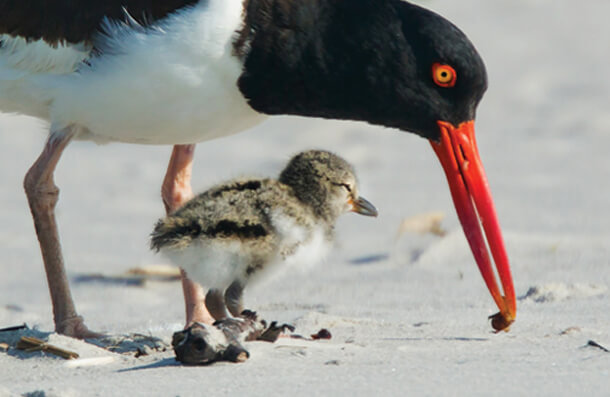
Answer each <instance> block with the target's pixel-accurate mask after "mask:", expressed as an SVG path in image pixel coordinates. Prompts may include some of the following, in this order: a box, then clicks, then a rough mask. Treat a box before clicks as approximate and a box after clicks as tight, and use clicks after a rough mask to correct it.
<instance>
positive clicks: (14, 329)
mask: <svg viewBox="0 0 610 397" xmlns="http://www.w3.org/2000/svg"><path fill="white" fill-rule="evenodd" d="M20 329H28V325H27V324H26V323H23V324H22V325H15V326H12V327H6V328H2V329H0V332H11V331H19V330H20Z"/></svg>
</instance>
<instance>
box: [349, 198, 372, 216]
mask: <svg viewBox="0 0 610 397" xmlns="http://www.w3.org/2000/svg"><path fill="white" fill-rule="evenodd" d="M348 203H349V205H350V206H351V210H350V211H352V212H355V213H356V214H360V215H365V216H377V215H378V213H377V208H375V206H374V205H373V204H372V203H371V202H370V201H368V200H367V199H365V198H364V197H358V198H357V199H356V200H353V199H349V201H348Z"/></svg>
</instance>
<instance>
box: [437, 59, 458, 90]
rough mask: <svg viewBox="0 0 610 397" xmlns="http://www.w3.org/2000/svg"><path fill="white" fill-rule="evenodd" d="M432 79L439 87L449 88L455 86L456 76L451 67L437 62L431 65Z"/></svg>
mask: <svg viewBox="0 0 610 397" xmlns="http://www.w3.org/2000/svg"><path fill="white" fill-rule="evenodd" d="M432 78H433V79H434V82H435V83H436V85H438V86H439V87H444V88H450V87H453V86H454V85H455V81H456V80H457V74H456V73H455V69H453V68H452V67H451V66H449V65H443V64H442V63H438V62H437V63H434V64H432Z"/></svg>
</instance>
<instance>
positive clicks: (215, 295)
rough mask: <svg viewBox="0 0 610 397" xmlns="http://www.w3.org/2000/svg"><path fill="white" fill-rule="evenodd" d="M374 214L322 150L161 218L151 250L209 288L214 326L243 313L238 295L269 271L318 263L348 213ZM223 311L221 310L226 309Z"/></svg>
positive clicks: (350, 174) (343, 167) (340, 163)
mask: <svg viewBox="0 0 610 397" xmlns="http://www.w3.org/2000/svg"><path fill="white" fill-rule="evenodd" d="M349 211H352V212H355V213H357V214H361V215H368V216H377V210H376V209H375V207H374V206H373V205H372V204H371V203H370V202H368V201H367V200H366V199H364V198H363V197H360V196H359V195H358V185H357V182H356V175H355V173H354V170H353V168H352V166H351V165H350V164H349V163H348V162H346V161H345V160H344V159H342V158H341V157H338V156H337V155H335V154H333V153H330V152H326V151H320V150H310V151H306V152H302V153H299V154H298V155H296V156H295V157H293V158H292V160H290V162H289V163H288V165H287V166H286V168H285V169H284V170H283V171H282V173H281V175H280V177H279V179H277V180H276V179H245V178H242V179H236V180H232V181H230V182H226V183H223V184H220V185H218V186H215V187H213V188H211V189H210V190H208V191H206V192H204V193H201V194H199V195H197V196H196V197H195V198H193V199H192V200H189V201H188V202H186V203H185V204H184V205H183V206H182V207H180V208H179V209H178V210H177V211H175V212H173V213H171V214H170V215H168V216H167V217H166V218H164V219H161V220H159V222H158V223H157V225H156V226H155V229H154V231H153V233H152V239H151V248H153V249H155V250H157V251H160V252H161V253H163V254H165V255H166V256H168V257H169V258H170V259H171V261H172V262H173V263H175V264H177V265H179V266H180V267H181V268H182V269H184V271H186V274H187V275H188V276H189V278H190V279H191V280H194V281H197V282H198V283H200V284H201V285H203V286H204V287H206V288H209V290H208V293H207V295H206V299H205V304H206V307H207V309H208V311H209V312H210V314H211V315H212V316H213V317H214V319H215V320H222V319H224V318H227V317H228V313H227V311H226V309H229V312H230V313H231V315H233V316H235V317H238V316H240V315H241V313H242V312H243V311H244V309H245V308H244V305H243V302H242V293H243V290H244V288H245V287H246V285H247V284H248V283H250V282H251V281H253V280H255V279H258V278H261V277H263V276H264V275H266V274H269V272H271V271H275V270H284V269H287V268H290V267H292V266H303V265H309V264H312V263H315V262H318V261H319V259H320V258H322V257H323V256H324V255H325V253H326V252H328V249H329V248H330V244H331V243H332V240H333V236H334V224H335V222H336V220H337V218H338V217H339V215H342V214H344V213H346V212H349ZM225 306H226V308H225Z"/></svg>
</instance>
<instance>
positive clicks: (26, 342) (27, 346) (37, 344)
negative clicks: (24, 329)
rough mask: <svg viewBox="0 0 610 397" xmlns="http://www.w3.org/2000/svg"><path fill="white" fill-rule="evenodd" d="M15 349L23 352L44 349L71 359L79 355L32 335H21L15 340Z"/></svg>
mask: <svg viewBox="0 0 610 397" xmlns="http://www.w3.org/2000/svg"><path fill="white" fill-rule="evenodd" d="M17 349H20V350H23V351H25V352H35V351H44V352H47V353H51V354H54V355H56V356H59V357H62V358H65V359H66V360H71V359H74V358H78V357H79V356H78V353H75V352H73V351H70V350H65V349H62V348H61V347H57V346H54V345H51V344H49V343H47V342H45V341H43V340H41V339H38V338H34V337H32V336H22V337H21V339H20V340H19V342H17Z"/></svg>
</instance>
